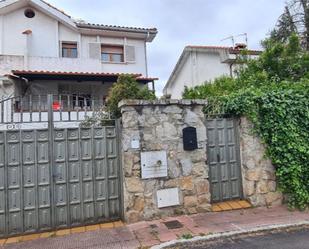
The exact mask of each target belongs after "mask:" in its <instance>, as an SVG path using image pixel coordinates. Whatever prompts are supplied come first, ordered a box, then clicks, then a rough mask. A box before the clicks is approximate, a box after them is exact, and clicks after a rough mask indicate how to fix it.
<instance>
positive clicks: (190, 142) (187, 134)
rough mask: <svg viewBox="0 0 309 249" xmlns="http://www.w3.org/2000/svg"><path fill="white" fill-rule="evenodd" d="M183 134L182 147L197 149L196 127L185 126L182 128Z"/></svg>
mask: <svg viewBox="0 0 309 249" xmlns="http://www.w3.org/2000/svg"><path fill="white" fill-rule="evenodd" d="M182 135H183V149H184V150H196V149H197V135H196V128H194V127H187V128H184V129H183V130H182Z"/></svg>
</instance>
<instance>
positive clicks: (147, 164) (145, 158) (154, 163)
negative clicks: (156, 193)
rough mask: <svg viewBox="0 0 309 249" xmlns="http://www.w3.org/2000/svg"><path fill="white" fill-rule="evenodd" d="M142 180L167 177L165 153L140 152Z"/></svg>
mask: <svg viewBox="0 0 309 249" xmlns="http://www.w3.org/2000/svg"><path fill="white" fill-rule="evenodd" d="M141 164H142V179H149V178H160V177H167V155H166V151H147V152H141Z"/></svg>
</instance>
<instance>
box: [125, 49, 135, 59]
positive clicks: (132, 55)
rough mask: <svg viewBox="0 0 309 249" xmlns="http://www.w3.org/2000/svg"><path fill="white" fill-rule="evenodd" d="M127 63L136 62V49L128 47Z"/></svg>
mask: <svg viewBox="0 0 309 249" xmlns="http://www.w3.org/2000/svg"><path fill="white" fill-rule="evenodd" d="M125 51H126V62H135V47H134V46H126V49H125Z"/></svg>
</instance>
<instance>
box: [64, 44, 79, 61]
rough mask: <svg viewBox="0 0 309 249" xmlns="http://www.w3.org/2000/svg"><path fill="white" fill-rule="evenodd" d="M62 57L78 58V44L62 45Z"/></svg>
mask: <svg viewBox="0 0 309 249" xmlns="http://www.w3.org/2000/svg"><path fill="white" fill-rule="evenodd" d="M62 57H65V58H77V43H74V42H63V43H62Z"/></svg>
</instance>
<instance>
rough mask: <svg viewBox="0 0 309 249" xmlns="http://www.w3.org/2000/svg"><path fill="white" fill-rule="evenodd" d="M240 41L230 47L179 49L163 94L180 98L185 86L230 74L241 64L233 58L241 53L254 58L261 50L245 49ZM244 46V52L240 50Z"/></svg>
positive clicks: (190, 47) (232, 74) (199, 83)
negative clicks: (178, 56)
mask: <svg viewBox="0 0 309 249" xmlns="http://www.w3.org/2000/svg"><path fill="white" fill-rule="evenodd" d="M245 49H246V46H245V45H244V44H237V45H236V46H235V47H234V48H233V47H219V46H187V47H185V49H184V50H183V52H182V54H181V56H180V58H179V60H178V62H177V64H176V66H175V68H174V70H173V72H172V74H171V76H170V77H169V80H168V82H167V84H166V85H165V87H164V89H163V93H164V95H170V96H171V98H172V99H181V98H182V93H183V91H184V89H185V87H194V86H198V85H201V84H203V83H205V82H206V81H207V82H210V81H212V80H214V79H215V78H217V77H220V76H223V75H226V76H231V77H233V76H234V74H235V70H236V69H237V68H239V67H240V66H241V64H239V63H238V62H237V59H238V58H239V57H240V56H242V55H243V54H245V56H248V57H250V58H253V59H254V58H257V56H258V55H259V54H260V53H261V51H256V50H245ZM244 50H245V52H244Z"/></svg>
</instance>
